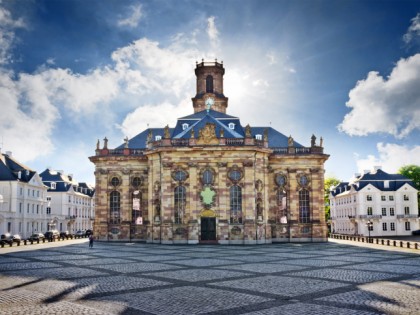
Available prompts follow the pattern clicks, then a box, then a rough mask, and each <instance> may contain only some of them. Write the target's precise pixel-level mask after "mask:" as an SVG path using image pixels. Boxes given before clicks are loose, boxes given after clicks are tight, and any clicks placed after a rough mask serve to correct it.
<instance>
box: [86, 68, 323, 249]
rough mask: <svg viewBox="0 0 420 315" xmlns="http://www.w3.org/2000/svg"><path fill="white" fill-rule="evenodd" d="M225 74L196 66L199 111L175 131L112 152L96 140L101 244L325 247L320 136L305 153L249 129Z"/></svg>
mask: <svg viewBox="0 0 420 315" xmlns="http://www.w3.org/2000/svg"><path fill="white" fill-rule="evenodd" d="M224 74H225V68H224V66H223V62H221V63H219V62H217V60H216V61H215V62H204V60H203V61H202V62H201V63H196V68H195V75H196V80H197V82H196V83H197V84H196V89H197V90H196V95H195V96H194V97H193V98H192V105H193V109H194V112H193V113H192V114H191V115H188V116H185V117H181V118H178V120H177V123H176V125H175V126H174V127H169V126H166V127H163V128H148V129H146V130H144V131H142V132H140V133H139V134H138V135H136V136H135V137H133V138H132V139H128V138H126V139H125V140H124V143H123V144H121V145H120V146H118V147H116V148H114V149H111V148H108V140H107V139H106V138H105V139H104V142H103V145H102V147H101V144H100V142H99V140H98V143H97V147H96V151H95V155H94V156H91V157H90V158H89V159H90V161H91V162H92V163H94V164H95V178H96V209H95V222H94V234H95V237H96V239H97V240H101V241H140V242H148V243H162V244H198V243H204V244H206V243H210V244H266V243H273V242H323V241H326V240H327V227H326V223H325V215H324V163H325V161H326V160H327V159H328V157H329V156H328V155H327V154H324V152H323V151H324V150H323V145H322V138H321V139H320V142H318V143H317V139H316V137H315V136H314V135H312V137H311V139H310V145H309V146H304V145H301V144H300V143H298V142H296V141H295V140H294V139H293V138H292V137H291V136H289V137H287V136H285V135H284V134H282V133H280V132H278V131H277V130H275V129H273V128H271V127H253V126H250V125H247V126H243V125H242V124H241V121H240V119H239V117H236V116H231V115H228V114H227V113H226V110H227V107H228V98H227V97H226V96H225V95H224V92H223V76H224ZM308 138H309V137H308ZM308 140H309V139H308Z"/></svg>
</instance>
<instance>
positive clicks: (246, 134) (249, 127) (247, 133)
mask: <svg viewBox="0 0 420 315" xmlns="http://www.w3.org/2000/svg"><path fill="white" fill-rule="evenodd" d="M245 137H246V138H252V134H251V126H250V125H249V124H248V125H246V127H245Z"/></svg>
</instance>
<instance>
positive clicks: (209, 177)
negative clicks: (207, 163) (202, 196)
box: [201, 170, 214, 185]
mask: <svg viewBox="0 0 420 315" xmlns="http://www.w3.org/2000/svg"><path fill="white" fill-rule="evenodd" d="M213 178H214V176H213V172H212V171H211V170H205V171H204V172H203V175H202V177H201V179H202V181H203V184H204V185H210V184H212V183H213Z"/></svg>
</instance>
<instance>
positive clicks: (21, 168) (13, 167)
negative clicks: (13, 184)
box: [0, 154, 36, 182]
mask: <svg viewBox="0 0 420 315" xmlns="http://www.w3.org/2000/svg"><path fill="white" fill-rule="evenodd" d="M19 172H20V173H19ZM19 174H20V177H19ZM35 174H36V172H35V171H33V170H31V169H30V168H29V167H27V166H25V165H23V164H21V163H19V162H17V161H16V160H14V159H13V158H12V157H11V156H9V155H8V154H1V158H0V181H17V180H19V181H22V182H29V181H30V180H31V178H32V177H33V176H34V175H35Z"/></svg>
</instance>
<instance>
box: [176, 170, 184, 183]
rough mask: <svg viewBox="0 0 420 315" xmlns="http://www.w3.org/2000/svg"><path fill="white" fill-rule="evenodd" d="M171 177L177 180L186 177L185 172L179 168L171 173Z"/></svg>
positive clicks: (179, 180) (180, 180) (182, 179)
mask: <svg viewBox="0 0 420 315" xmlns="http://www.w3.org/2000/svg"><path fill="white" fill-rule="evenodd" d="M173 178H174V179H175V180H176V181H177V182H183V181H184V180H186V179H187V172H185V171H182V170H179V171H175V172H174V173H173Z"/></svg>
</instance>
